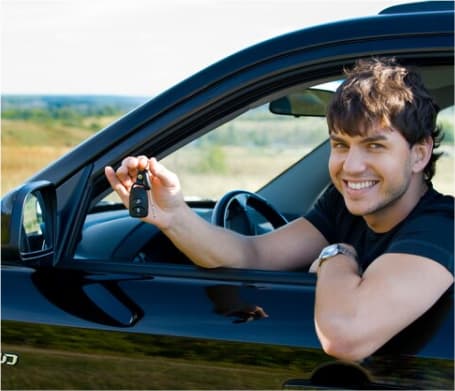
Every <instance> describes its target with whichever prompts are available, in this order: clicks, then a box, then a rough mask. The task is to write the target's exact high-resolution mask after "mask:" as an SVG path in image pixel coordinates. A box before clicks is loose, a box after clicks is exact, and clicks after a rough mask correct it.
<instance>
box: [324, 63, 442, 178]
mask: <svg viewBox="0 0 455 391" xmlns="http://www.w3.org/2000/svg"><path fill="white" fill-rule="evenodd" d="M345 74H346V76H347V79H346V80H345V81H344V82H343V83H342V84H341V85H340V86H339V87H338V89H337V90H336V92H335V94H334V96H333V99H332V102H331V104H330V105H329V108H328V113H327V122H328V126H329V132H330V133H338V132H341V133H345V134H348V135H350V136H356V135H363V134H365V133H366V132H367V131H368V128H369V127H371V126H372V125H373V124H375V123H379V124H380V125H381V126H384V127H393V128H394V129H396V130H398V131H399V132H400V133H401V134H402V135H403V137H404V138H405V139H406V140H407V141H408V143H409V146H410V147H412V146H413V145H414V144H416V143H419V142H423V141H424V140H425V139H427V138H428V137H431V138H432V139H433V152H432V156H431V159H430V161H429V162H428V164H427V166H426V167H425V169H424V175H425V179H426V180H427V181H428V182H430V180H431V178H432V177H433V175H434V173H435V165H436V160H437V159H438V158H439V157H440V154H438V153H434V149H435V148H437V147H438V146H439V143H440V141H441V137H440V136H441V130H440V129H439V128H438V127H437V126H436V117H437V114H438V112H439V107H438V105H437V104H436V103H435V101H434V100H433V98H432V97H431V95H430V94H429V92H428V90H427V89H426V88H425V86H424V84H423V81H422V79H421V77H420V76H419V75H418V74H417V73H416V72H414V71H412V70H411V69H408V68H406V67H404V66H401V65H399V64H398V63H397V61H396V60H395V59H394V58H371V59H361V60H358V61H357V62H356V64H355V66H354V67H353V68H352V69H351V70H345Z"/></svg>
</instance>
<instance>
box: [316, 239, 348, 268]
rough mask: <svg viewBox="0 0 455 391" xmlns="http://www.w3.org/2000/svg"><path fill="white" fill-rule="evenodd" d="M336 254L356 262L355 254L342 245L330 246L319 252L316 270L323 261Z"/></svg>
mask: <svg viewBox="0 0 455 391" xmlns="http://www.w3.org/2000/svg"><path fill="white" fill-rule="evenodd" d="M338 254H344V255H347V256H348V257H352V258H354V259H355V260H357V254H356V253H355V252H354V251H352V250H351V249H349V248H348V247H347V246H345V245H343V244H342V243H336V244H331V245H329V246H327V247H324V248H323V249H322V251H321V254H319V258H318V259H319V263H318V269H319V268H320V267H321V265H322V264H323V263H324V262H325V261H327V260H328V259H330V258H332V257H334V256H335V255H338Z"/></svg>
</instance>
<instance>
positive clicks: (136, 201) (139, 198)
mask: <svg viewBox="0 0 455 391" xmlns="http://www.w3.org/2000/svg"><path fill="white" fill-rule="evenodd" d="M147 190H150V183H149V179H148V175H147V171H140V172H139V173H138V174H137V179H136V182H135V183H134V185H133V187H132V188H131V192H130V200H129V212H130V216H131V217H146V216H147V215H148V214H149V209H148V205H149V202H148V194H147Z"/></svg>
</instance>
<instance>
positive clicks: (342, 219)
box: [106, 59, 454, 360]
mask: <svg viewBox="0 0 455 391" xmlns="http://www.w3.org/2000/svg"><path fill="white" fill-rule="evenodd" d="M437 113H438V107H437V105H436V104H435V102H434V101H433V99H432V98H431V96H429V94H428V92H427V90H426V89H425V87H424V85H423V84H422V81H421V79H420V77H419V76H418V75H417V74H416V73H414V72H412V71H410V70H409V69H407V68H405V67H403V66H400V65H399V64H397V63H396V62H395V61H394V60H393V59H370V60H361V61H358V62H357V64H356V66H355V67H354V68H353V69H352V70H351V71H348V72H347V78H346V80H345V82H344V83H343V84H342V85H341V86H340V87H339V88H338V89H337V91H336V93H335V96H334V99H333V101H332V103H331V105H330V107H329V111H328V117H327V119H328V125H329V132H330V143H331V153H330V159H329V171H330V175H331V179H332V185H330V186H329V187H328V189H327V190H326V191H325V192H324V194H323V195H322V196H321V197H320V199H319V200H318V201H317V202H316V204H315V206H314V207H313V208H312V209H311V210H310V211H309V212H308V213H307V214H306V215H305V216H304V217H301V218H299V219H296V220H294V221H293V222H291V223H289V224H287V225H286V226H284V227H281V228H280V229H278V230H275V231H272V232H270V233H268V234H265V235H261V236H254V237H252V236H243V235H240V234H237V233H235V232H232V231H228V230H226V229H223V228H220V227H216V226H213V225H210V224H209V223H207V222H206V221H205V220H203V219H202V218H200V217H199V216H197V215H196V214H195V213H194V212H193V211H192V210H191V209H190V208H189V207H188V205H187V204H186V203H185V202H184V198H183V195H182V191H181V188H180V183H179V180H178V178H177V176H176V175H175V174H174V173H172V172H170V171H169V170H167V169H166V168H165V167H164V166H163V165H162V164H160V163H158V162H157V161H156V160H155V159H153V158H152V159H148V158H147V157H145V156H140V157H128V158H126V159H125V160H124V161H123V162H122V165H121V166H120V167H119V168H118V170H117V171H116V172H115V171H114V170H113V169H112V168H111V167H106V176H107V178H108V180H109V182H110V184H111V186H112V187H113V189H114V190H115V191H116V192H117V193H118V194H119V196H120V197H121V198H122V200H123V202H124V203H125V205H128V199H129V194H130V190H131V187H132V186H133V184H134V182H135V181H136V177H137V173H138V171H139V170H143V169H146V168H147V169H149V171H150V174H151V184H152V190H151V197H150V200H149V204H150V205H149V206H150V208H149V210H150V213H149V215H148V216H147V217H145V218H144V221H147V222H149V223H152V224H155V225H156V226H158V227H159V228H160V229H161V230H162V231H163V232H164V233H165V234H166V235H167V236H168V237H169V238H170V239H171V240H172V241H173V243H174V244H175V245H176V246H177V247H178V248H179V249H180V250H181V251H183V252H184V253H185V254H186V255H187V256H188V257H189V258H191V259H192V260H193V262H195V263H196V264H198V265H200V266H203V267H220V266H223V267H237V268H257V269H276V270H277V269H292V268H296V267H302V266H305V265H308V266H310V265H311V266H310V271H312V272H316V273H317V276H318V280H317V285H316V303H315V325H316V332H317V334H318V337H319V339H320V341H321V344H322V346H323V348H324V350H325V351H326V352H327V353H328V354H330V355H333V356H335V357H338V358H342V359H348V360H360V359H362V358H364V357H367V356H368V355H370V354H372V353H374V352H375V351H376V350H377V349H378V348H380V347H381V346H382V345H384V344H385V343H386V342H387V341H389V340H390V339H391V338H392V337H393V336H394V335H396V334H397V333H399V332H400V331H401V330H403V329H404V328H405V327H407V326H408V325H409V324H411V323H412V322H413V321H415V320H416V319H417V318H419V317H420V316H421V315H422V314H423V313H425V312H426V311H427V310H428V309H429V308H430V307H431V306H432V305H433V304H434V303H435V302H436V301H437V300H438V299H439V298H440V297H441V296H442V295H443V294H444V293H445V292H446V291H447V290H448V289H449V288H450V286H451V285H452V284H453V280H454V279H453V252H454V245H453V236H454V227H453V225H454V208H453V206H454V199H453V197H449V196H443V195H442V194H440V193H438V192H437V191H435V190H434V189H433V187H432V184H431V178H432V176H433V174H434V171H435V163H436V160H437V157H438V156H437V155H436V154H435V153H434V152H433V150H434V148H435V147H436V146H437V145H438V137H439V132H438V129H437V127H436V116H437ZM321 250H322V251H321ZM315 259H316V260H315ZM372 309H374V310H372ZM302 310H303V311H304V310H305V309H302Z"/></svg>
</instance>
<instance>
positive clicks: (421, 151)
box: [412, 136, 433, 173]
mask: <svg viewBox="0 0 455 391" xmlns="http://www.w3.org/2000/svg"><path fill="white" fill-rule="evenodd" d="M432 153H433V139H432V138H431V136H428V137H426V138H425V139H423V140H422V141H420V142H418V143H415V144H414V145H413V146H412V155H413V165H412V170H413V172H415V173H418V172H422V171H423V170H424V169H425V167H426V166H427V164H428V162H429V161H430V159H431V155H432Z"/></svg>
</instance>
